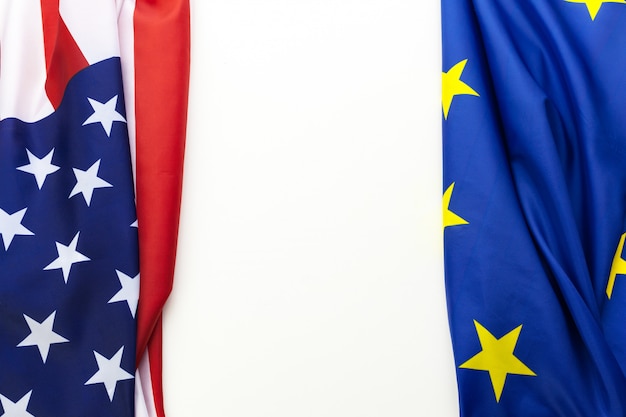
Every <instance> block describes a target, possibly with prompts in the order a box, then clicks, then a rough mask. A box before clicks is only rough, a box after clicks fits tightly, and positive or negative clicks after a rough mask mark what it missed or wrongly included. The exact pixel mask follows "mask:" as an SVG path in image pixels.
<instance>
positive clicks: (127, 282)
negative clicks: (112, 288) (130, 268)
mask: <svg viewBox="0 0 626 417" xmlns="http://www.w3.org/2000/svg"><path fill="white" fill-rule="evenodd" d="M115 272H117V278H118V279H119V280H120V284H122V289H121V290H119V291H118V292H117V293H116V294H115V295H114V296H113V297H111V299H110V300H109V304H110V303H116V302H118V301H126V302H127V303H128V308H129V309H130V314H131V315H132V316H133V318H134V317H135V313H136V312H137V302H138V301H139V274H137V275H135V276H134V277H129V276H128V275H126V274H125V273H123V272H120V271H118V270H117V269H116V270H115Z"/></svg>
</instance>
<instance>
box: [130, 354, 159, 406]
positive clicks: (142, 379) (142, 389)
mask: <svg viewBox="0 0 626 417" xmlns="http://www.w3.org/2000/svg"><path fill="white" fill-rule="evenodd" d="M135 417H157V413H156V410H155V409H154V394H153V392H152V378H151V375H150V359H149V358H148V350H147V349H146V351H145V353H144V355H143V358H141V362H139V367H138V368H137V372H136V373H135Z"/></svg>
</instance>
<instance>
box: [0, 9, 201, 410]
mask: <svg viewBox="0 0 626 417" xmlns="http://www.w3.org/2000/svg"><path fill="white" fill-rule="evenodd" d="M188 7H189V5H188V2H187V1H182V0H175V1H168V2H165V1H160V2H159V1H141V0H140V1H126V0H94V1H89V2H84V1H77V0H16V1H13V0H5V1H3V2H2V3H0V18H1V19H0V45H1V48H0V69H1V72H0V91H1V94H0V175H1V177H0V178H1V179H0V184H1V186H0V236H1V237H2V244H1V245H0V246H1V247H2V248H0V270H1V271H2V273H1V275H0V276H1V279H2V286H1V287H0V288H1V289H0V335H1V336H0V357H1V358H2V362H1V364H2V371H1V372H0V407H1V411H2V412H3V414H1V415H2V416H35V417H42V416H52V417H59V416H77V417H78V416H80V417H84V416H116V417H117V416H119V417H123V416H129V417H130V416H136V417H153V416H159V417H162V416H163V415H164V412H163V404H162V393H161V363H160V362H161V356H160V355H161V332H160V313H161V309H162V307H163V304H164V302H165V300H166V298H167V295H168V294H169V291H170V289H171V284H172V275H173V265H174V255H175V249H176V245H175V243H176V233H177V222H178V212H179V205H180V182H181V175H182V155H183V148H184V133H185V118H186V98H187V82H188V69H189V67H188V64H189V62H188V61H189V57H188V54H189V49H188V48H189V43H188V42H189V9H188ZM171 33H175V34H177V36H175V37H172V36H169V35H168V34H171ZM134 174H136V175H134ZM134 179H135V181H134ZM135 193H136V195H137V197H136V198H135ZM135 202H136V204H137V210H136V208H135ZM138 225H141V227H138ZM140 257H141V268H140V264H139V259H140ZM140 269H141V270H142V274H141V276H142V281H141V285H140V278H139V276H140V274H139V270H140ZM140 288H141V290H140Z"/></svg>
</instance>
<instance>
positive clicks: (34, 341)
mask: <svg viewBox="0 0 626 417" xmlns="http://www.w3.org/2000/svg"><path fill="white" fill-rule="evenodd" d="M55 315H56V311H53V312H52V314H50V315H49V316H48V318H47V319H45V320H44V321H43V322H41V323H39V322H37V321H35V320H33V319H32V318H30V317H28V316H27V315H26V314H24V318H25V319H26V324H28V327H30V334H29V335H28V336H26V339H24V340H22V341H21V342H20V344H19V345H17V347H24V346H37V348H38V349H39V354H40V355H41V359H42V360H43V363H46V359H47V358H48V352H49V351H50V345H53V344H56V343H65V342H69V340H67V339H66V338H64V337H63V336H61V335H59V334H57V333H55V332H54V331H52V326H54V316H55Z"/></svg>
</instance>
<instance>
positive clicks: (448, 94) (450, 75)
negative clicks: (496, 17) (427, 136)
mask: <svg viewBox="0 0 626 417" xmlns="http://www.w3.org/2000/svg"><path fill="white" fill-rule="evenodd" d="M624 1H626V0H624ZM465 64H467V59H464V60H463V61H461V62H459V63H457V64H456V65H454V66H453V67H452V68H450V70H448V72H442V73H441V105H442V107H443V117H444V119H447V118H448V113H449V112H450V106H451V105H452V99H453V98H454V96H458V95H460V94H468V95H471V96H478V95H479V94H478V93H477V92H476V91H474V89H473V88H472V87H470V86H469V85H467V84H465V83H464V82H463V81H461V74H462V73H463V70H464V69H465Z"/></svg>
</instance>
